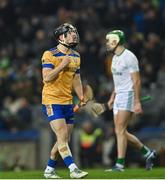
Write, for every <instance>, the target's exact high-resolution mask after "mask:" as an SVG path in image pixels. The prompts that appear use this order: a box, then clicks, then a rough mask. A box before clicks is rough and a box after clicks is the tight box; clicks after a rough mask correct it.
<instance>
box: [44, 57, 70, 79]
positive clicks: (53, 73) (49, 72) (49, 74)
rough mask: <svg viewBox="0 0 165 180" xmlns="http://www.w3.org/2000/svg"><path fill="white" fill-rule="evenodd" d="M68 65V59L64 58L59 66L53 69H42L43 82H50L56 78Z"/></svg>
mask: <svg viewBox="0 0 165 180" xmlns="http://www.w3.org/2000/svg"><path fill="white" fill-rule="evenodd" d="M69 63H70V58H69V57H68V56H66V57H65V58H64V59H63V60H62V62H61V63H60V65H59V66H57V67H56V68H55V69H50V68H43V70H42V74H43V80H44V81H45V82H49V81H52V80H54V79H56V78H57V76H58V74H59V73H60V72H61V71H62V70H63V69H64V68H65V67H66V66H67V65H68V64H69Z"/></svg>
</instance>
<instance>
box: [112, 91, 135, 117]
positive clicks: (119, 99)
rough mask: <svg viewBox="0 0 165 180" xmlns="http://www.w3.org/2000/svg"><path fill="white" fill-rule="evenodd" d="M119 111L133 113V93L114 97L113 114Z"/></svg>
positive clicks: (123, 93)
mask: <svg viewBox="0 0 165 180" xmlns="http://www.w3.org/2000/svg"><path fill="white" fill-rule="evenodd" d="M119 110H125V111H131V112H134V92H133V91H129V92H121V93H117V94H116V96H115V100H114V104H113V113H114V115H116V114H117V113H118V111H119Z"/></svg>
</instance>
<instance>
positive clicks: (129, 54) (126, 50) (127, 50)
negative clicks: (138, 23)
mask: <svg viewBox="0 0 165 180" xmlns="http://www.w3.org/2000/svg"><path fill="white" fill-rule="evenodd" d="M125 54H126V55H127V56H130V57H132V58H136V55H135V54H134V53H133V52H132V51H130V50H129V49H125Z"/></svg>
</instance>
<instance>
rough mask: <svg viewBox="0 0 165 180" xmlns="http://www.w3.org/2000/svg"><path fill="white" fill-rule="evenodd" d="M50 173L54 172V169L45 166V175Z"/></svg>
mask: <svg viewBox="0 0 165 180" xmlns="http://www.w3.org/2000/svg"><path fill="white" fill-rule="evenodd" d="M52 171H54V168H52V167H50V166H46V169H45V173H48V174H49V173H51V172H52Z"/></svg>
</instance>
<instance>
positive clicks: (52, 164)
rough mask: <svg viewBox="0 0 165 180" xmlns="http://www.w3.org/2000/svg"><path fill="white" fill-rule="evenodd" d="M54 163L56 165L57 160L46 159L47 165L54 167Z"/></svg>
mask: <svg viewBox="0 0 165 180" xmlns="http://www.w3.org/2000/svg"><path fill="white" fill-rule="evenodd" d="M56 165H57V160H52V159H49V160H48V166H50V167H52V168H55V166H56Z"/></svg>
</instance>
